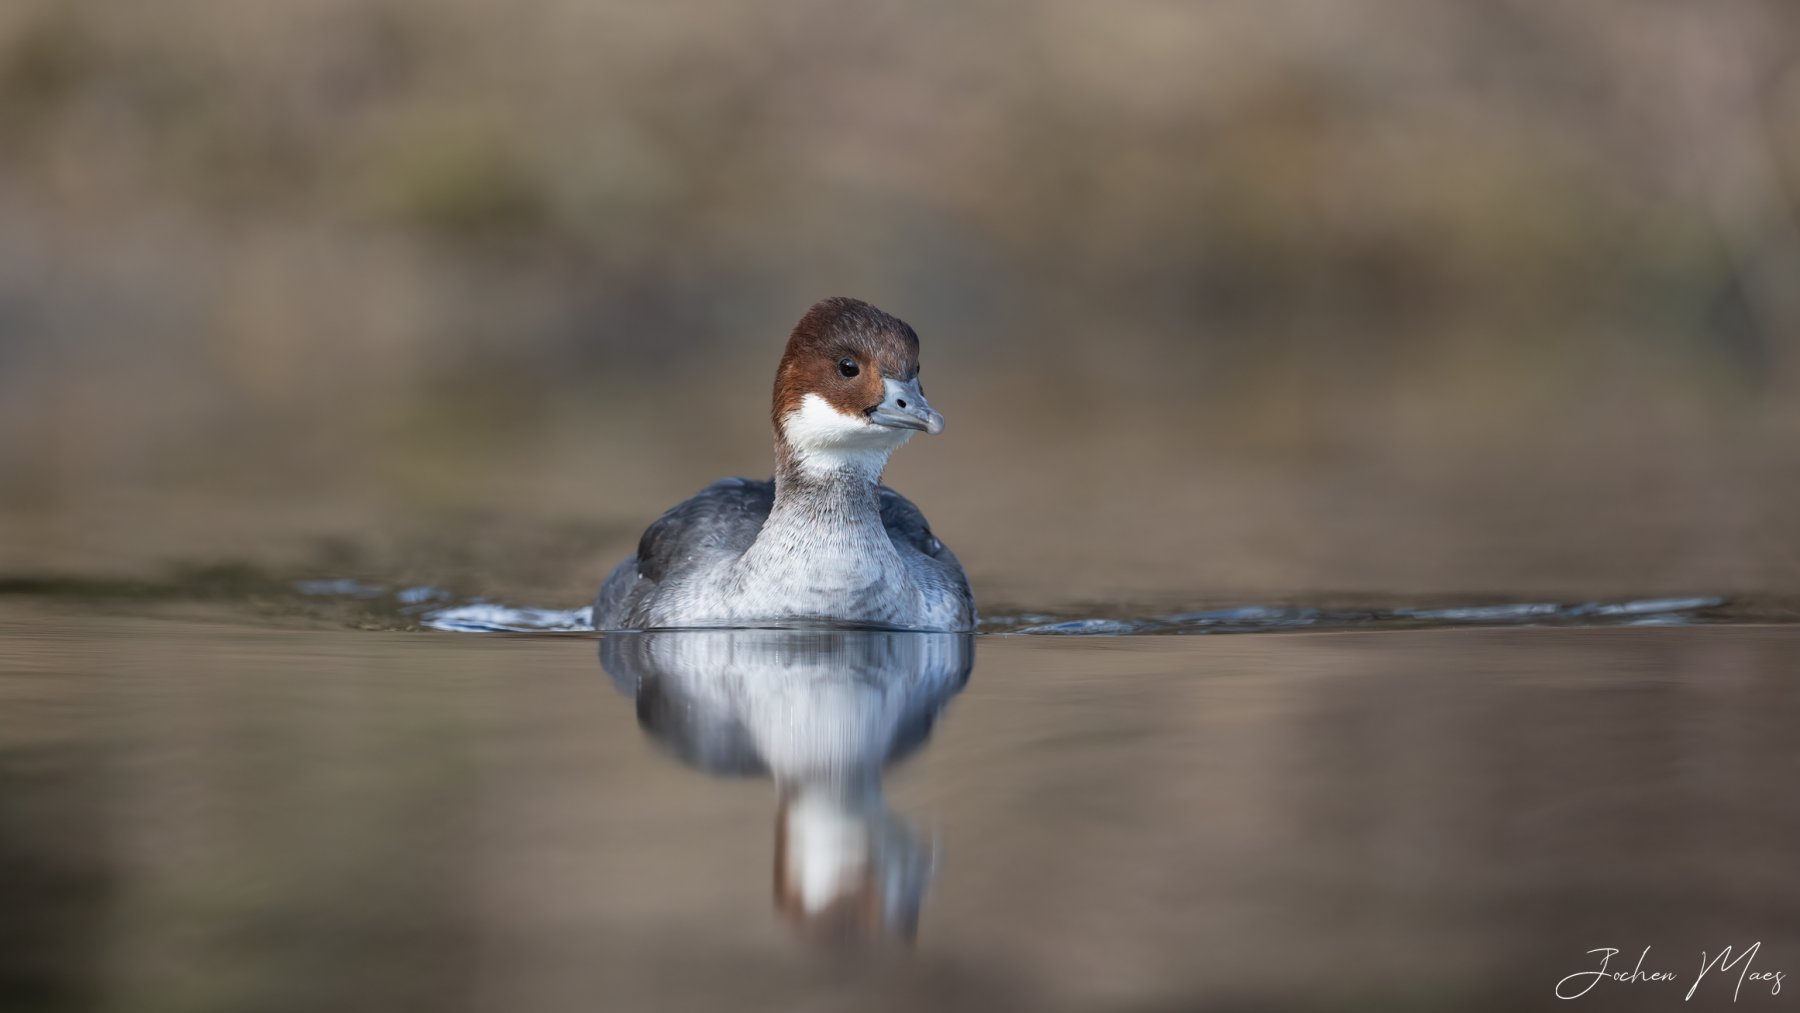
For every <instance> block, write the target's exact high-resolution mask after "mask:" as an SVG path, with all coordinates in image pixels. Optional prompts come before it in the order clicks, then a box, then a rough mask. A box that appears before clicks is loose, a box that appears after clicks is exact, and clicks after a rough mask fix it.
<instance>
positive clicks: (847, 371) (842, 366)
mask: <svg viewBox="0 0 1800 1013" xmlns="http://www.w3.org/2000/svg"><path fill="white" fill-rule="evenodd" d="M860 372H862V367H861V366H858V365H857V364H856V360H855V359H851V358H843V359H839V360H838V373H839V375H841V376H855V375H856V374H858V373H860Z"/></svg>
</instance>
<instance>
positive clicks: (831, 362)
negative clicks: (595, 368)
mask: <svg viewBox="0 0 1800 1013" xmlns="http://www.w3.org/2000/svg"><path fill="white" fill-rule="evenodd" d="M845 360H850V361H852V362H854V363H855V367H854V369H855V373H856V375H855V376H845V375H844V372H845V370H844V369H843V368H842V366H841V364H842V363H843V362H844V361H845ZM918 372H919V336H918V335H917V334H915V333H913V329H912V328H911V327H908V326H907V325H906V323H905V321H902V320H900V319H899V318H897V317H892V316H889V315H888V314H886V313H883V312H881V311H880V310H878V309H876V308H875V307H873V306H870V305H869V304H868V303H866V302H863V301H862V300H860V299H847V298H844V297H843V296H837V297H834V298H831V299H826V300H824V301H822V302H818V303H814V304H813V307H812V309H809V310H807V311H806V315H805V316H803V317H801V318H800V322H799V323H798V324H796V325H794V333H793V335H792V336H791V337H789V338H788V343H787V351H786V352H784V353H783V354H782V356H781V366H780V368H778V369H777V370H776V371H775V404H774V412H773V416H774V420H775V428H776V429H777V430H778V431H779V430H780V428H781V419H782V416H784V415H786V414H787V413H789V412H791V411H794V410H796V409H798V408H799V407H800V402H801V399H802V398H804V397H806V395H808V394H817V395H819V396H820V397H822V398H824V399H825V400H826V401H827V402H828V403H830V405H831V406H832V407H833V408H836V409H837V410H838V411H840V412H843V413H844V414H846V415H861V414H863V413H864V412H866V411H868V410H869V409H871V408H873V407H875V406H876V405H878V404H880V403H881V399H882V396H883V389H882V383H881V381H882V380H883V379H884V378H891V379H895V380H910V379H912V378H913V377H914V376H917V375H918Z"/></svg>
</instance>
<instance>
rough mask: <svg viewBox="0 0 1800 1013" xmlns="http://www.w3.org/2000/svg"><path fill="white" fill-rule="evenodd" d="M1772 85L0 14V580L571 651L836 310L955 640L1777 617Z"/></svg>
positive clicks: (1297, 48)
mask: <svg viewBox="0 0 1800 1013" xmlns="http://www.w3.org/2000/svg"><path fill="white" fill-rule="evenodd" d="M1797 54H1800V8H1796V7H1795V6H1793V5H1791V4H1783V3H1781V2H1779V0H1767V2H1754V0H1718V2H1714V3H1708V4H1692V3H1681V2H1674V0H1663V2H1644V0H1631V2H1622V0H1621V2H1598V0H1596V2H1589V3H1583V4H1578V5H1576V4H1564V3H1557V2H1554V0H1486V2H1473V0H1466V2H1454V3H1452V2H1443V0H1355V2H1346V0H1289V2H1281V3H1273V4H1271V3H1250V2H1217V3H1206V4H1178V3H1168V2H1151V0H1139V2H1130V3H1118V4H1106V5H1094V4H1088V3H1081V2H1077V0H1047V2H1040V3H1035V4H1031V5H1029V6H1021V5H1015V4H1002V3H996V2H988V0H972V2H959V3H908V4H900V3H870V4H856V5H846V4H837V3H825V2H816V0H784V2H779V3H770V4H757V5H742V4H734V3H725V2H706V0H699V2H684V3H678V4H657V5H647V4H632V3H624V2H611V0H519V2H515V3H511V4H505V5H495V4H490V3H478V2H475V0H430V2H426V0H260V2H258V3H255V4H225V3H217V2H211V0H161V2H159V3H156V4H144V3H141V2H136V0H9V2H8V3H6V4H4V5H0V578H4V579H12V580H15V581H38V582H45V581H55V580H64V579H66V580H69V581H74V582H79V581H96V580H99V581H106V580H119V581H123V580H135V581H151V582H155V581H165V582H180V581H182V580H199V579H205V577H206V575H208V574H212V575H214V576H215V577H216V576H217V575H219V574H226V575H230V574H238V575H240V576H242V575H245V574H249V575H261V577H268V578H269V579H281V580H285V579H288V578H289V577H294V576H331V577H363V578H370V579H379V580H396V581H397V580H418V581H422V582H430V583H434V584H440V585H443V586H447V587H452V588H455V589H457V590H458V591H461V592H464V593H481V594H490V595H494V596H498V597H502V598H506V599H510V600H519V601H531V602H534V603H541V604H580V603H581V602H582V601H583V600H585V598H586V597H587V596H589V595H591V593H592V589H593V588H594V587H595V586H596V585H597V583H598V581H599V580H600V578H601V577H602V576H603V575H604V573H605V572H606V569H607V568H608V567H609V566H610V564H611V563H612V562H613V561H615V560H616V559H617V558H618V557H619V556H621V555H623V554H624V553H626V552H628V551H630V549H631V547H632V546H633V545H634V543H635V540H636V538H637V535H638V533H639V532H640V531H641V530H642V527H643V525H644V524H645V523H646V522H648V521H649V520H650V519H651V518H652V517H653V516H654V515H655V514H656V513H657V512H659V511H660V510H661V509H663V508H664V507H666V506H668V505H669V504H671V503H673V502H674V501H676V500H677V499H679V498H681V497H683V496H686V495H688V494H690V493H692V492H693V491H694V490H695V489H697V488H699V487H700V486H702V485H704V484H705V483H707V482H708V481H711V480H712V479H714V478H716V477H719V476H721V475H725V474H739V473H742V474H750V475H766V474H767V473H768V471H769V467H770V456H769V446H768V444H769V432H768V428H767V421H766V420H767V415H766V413H767V405H768V399H769V388H770V382H771V379H772V375H773V371H774V367H775V362H776V359H777V357H778V356H779V353H780V348H781V345H782V342H783V341H784V339H785V337H786V334H787V331H788V329H789V328H790V327H791V326H792V325H793V322H794V321H795V320H797V319H798V318H799V316H800V315H801V313H802V312H803V311H804V310H805V309H806V307H807V306H808V305H809V304H810V303H812V302H813V301H814V300H816V299H818V298H821V297H824V296H828V295H838V294H842V295H854V296H858V297H861V298H865V299H868V300H870V301H872V302H874V303H876V304H877V305H879V306H881V307H883V308H884V309H887V310H889V311H891V312H893V313H895V314H897V315H899V316H901V317H902V318H904V319H906V320H907V321H909V322H910V323H912V324H913V325H914V326H915V327H916V328H917V329H918V331H919V333H920V334H921V336H922V339H923V348H924V355H923V359H924V378H925V381H926V385H927V386H926V389H927V392H928V393H929V394H930V395H931V398H932V401H933V403H934V404H936V405H937V406H938V407H940V408H941V409H942V410H943V411H944V413H945V415H946V416H947V418H948V420H949V428H948V431H947V433H946V434H945V435H944V436H942V437H939V438H936V439H920V440H917V441H915V442H914V443H913V444H912V445H911V446H909V447H908V448H907V449H906V450H904V451H902V452H901V453H900V454H899V455H897V457H896V459H895V461H894V464H893V466H892V467H891V469H890V471H889V481H890V482H891V483H892V484H894V485H896V486H898V487H899V488H901V489H902V491H904V492H906V493H907V494H908V495H910V496H911V497H913V498H914V499H915V500H917V501H918V502H919V503H920V504H921V506H923V507H924V509H925V510H926V511H927V513H928V514H929V515H930V516H931V518H932V520H933V524H934V527H935V528H936V529H937V531H938V532H939V533H940V534H941V535H943V537H944V538H945V539H946V540H947V541H948V542H950V543H951V544H952V546H953V547H954V548H955V549H956V550H957V552H958V553H959V554H960V555H961V556H962V558H963V560H964V561H965V563H966V564H967V565H968V567H969V569H970V571H971V574H972V576H973V578H974V580H975V582H976V588H977V593H978V596H979V597H980V598H981V599H982V602H983V604H984V606H985V607H987V608H989V609H990V610H991V609H994V608H1002V607H1049V606H1055V605H1059V604H1067V603H1075V602H1119V601H1152V600H1156V601H1161V600H1174V599H1181V600H1189V601H1191V600H1198V599H1215V598H1216V599H1243V598H1246V597H1257V598H1271V597H1281V596H1294V597H1305V596H1309V595H1318V594H1322V593H1367V594H1402V595H1407V594H1410V595H1427V594H1464V593H1469V594H1474V593H1490V594H1493V593H1505V594H1538V593H1542V594H1589V593H1592V594H1616V593H1632V594H1636V593H1655V592H1667V591H1684V592H1701V591H1707V592H1713V591H1717V592H1727V593H1745V594H1757V593H1779V592H1782V591H1793V590H1795V589H1796V588H1795V585H1796V574H1800V470H1797V468H1796V447H1797V446H1800V400H1797V395H1800V225H1797V222H1800V219H1797V217H1796V203H1795V199H1794V194H1795V191H1796V187H1797V186H1800V60H1797V59H1796V55H1797ZM261 577H256V578H255V579H261ZM244 579H252V578H244Z"/></svg>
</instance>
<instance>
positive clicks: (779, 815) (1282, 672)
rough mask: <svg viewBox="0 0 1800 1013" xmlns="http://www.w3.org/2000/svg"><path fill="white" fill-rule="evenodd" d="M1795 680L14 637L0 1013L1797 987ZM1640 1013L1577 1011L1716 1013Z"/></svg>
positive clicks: (1388, 660) (1683, 654) (1135, 640)
mask: <svg viewBox="0 0 1800 1013" xmlns="http://www.w3.org/2000/svg"><path fill="white" fill-rule="evenodd" d="M796 637H798V639H796ZM1796 671H1800V629H1793V628H1783V627H1755V626H1679V627H1672V628H1670V627H1659V626H1652V627H1617V628H1604V629H1595V628H1538V627H1519V628H1498V629H1444V630H1424V631H1418V630H1414V631H1404V632H1383V631H1375V632H1367V631H1364V632H1336V633H1312V634H1307V635H1288V634H1282V633H1273V634H1270V635H1263V636H1254V637H1240V636H1209V637H1124V638H1120V637H1106V638H1093V637H1077V638H1069V637H992V636H986V637H976V638H966V637H948V636H942V635H939V636H937V637H925V636H920V635H916V634H863V635H849V634H836V635H826V634H801V635H795V634H780V633H772V632H762V633H757V634H723V633H714V634H701V635H691V634H665V635H658V636H635V637H633V636H619V637H612V638H607V639H605V640H600V641H596V639H594V638H591V637H575V636H567V637H516V636H511V637H508V636H501V637H491V636H490V637H482V636H458V635H451V634H437V633H388V632H363V631H352V630H343V631H332V630H319V629H284V628H277V627H272V626H270V625H268V624H251V623H247V622H244V621H242V620H241V618H237V617H206V616H199V615H196V616H193V617H190V618H186V619H182V618H171V617H165V618H146V617H137V616H109V615H104V614H96V613H92V612H81V611H76V610H70V609H67V608H65V607H63V606H60V605H58V606H54V607H53V606H52V605H49V604H45V603H43V602H40V601H30V600H22V599H16V598H15V599H12V600H10V601H9V602H8V603H7V604H6V606H5V611H4V612H3V613H0V716H3V717H0V857H3V861H0V868H4V870H5V875H4V878H3V879H0V909H3V910H5V911H6V912H7V913H8V914H7V917H6V918H5V919H4V920H0V936H3V939H0V942H4V944H5V945H3V946H0V988H3V989H4V991H0V1006H3V1007H4V1008H6V1009H8V1010H14V1009H19V1010H32V1009H121V1010H124V1009H129V1010H139V1009H171V1010H174V1009H180V1010H241V1009H258V1010H285V1009H291V1010H296V1011H299V1010H308V1011H310V1010H318V1009H341V1010H364V1009H366V1010H371V1011H373V1010H383V1011H386V1010H394V1009H431V1010H458V1009H469V1010H505V1011H520V1010H564V1009H569V1010H575V1009H580V1010H588V1009H595V1008H608V1009H651V1008H655V1009H676V1010H679V1009H696V1010H698V1009H718V1008H732V1009H780V1010H789V1009H837V1008H847V1007H850V1006H855V1007H857V1008H874V1009H918V1008H948V1009H971V1010H975V1009H980V1010H990V1009H1048V1010H1058V1009H1069V1010H1088V1009H1106V1010H1115V1009H1116V1010H1174V1009H1196V1008H1209V1009H1273V1008H1281V1009H1333V1010H1339V1009H1396V1008H1411V1009H1469V1008H1495V1009H1516V1008H1533V1007H1550V1006H1559V1007H1561V1008H1574V1007H1572V1006H1570V1005H1569V1004H1563V1003H1558V1002H1557V1001H1556V1000H1554V999H1553V998H1552V997H1551V989H1552V988H1553V987H1554V985H1555V983H1556V982H1557V981H1558V980H1559V979H1561V978H1562V977H1564V976H1565V975H1567V974H1570V973H1573V972H1575V971H1578V970H1582V969H1584V968H1586V967H1588V966H1589V964H1590V958H1589V957H1587V956H1586V951H1588V950H1590V949H1594V948H1596V947H1601V946H1612V947H1617V948H1619V949H1621V950H1625V951H1629V952H1631V953H1633V954H1634V955H1635V953H1636V952H1637V951H1638V950H1639V949H1641V948H1642V947H1644V946H1653V947H1654V949H1653V950H1652V960H1651V963H1652V964H1655V963H1657V962H1658V961H1660V960H1666V962H1667V963H1668V964H1669V965H1671V966H1674V967H1677V968H1679V969H1680V970H1681V971H1682V973H1683V974H1684V975H1689V976H1691V974H1692V970H1693V968H1691V967H1690V965H1697V963H1698V959H1699V955H1700V953H1701V951H1702V950H1709V951H1713V952H1716V951H1717V950H1718V948H1719V947H1722V946H1725V945H1734V946H1738V947H1740V948H1741V947H1743V946H1746V945H1748V944H1750V943H1752V942H1756V941H1760V942H1761V943H1762V944H1763V946H1762V949H1761V951H1760V955H1759V956H1758V958H1757V961H1758V965H1759V967H1761V968H1763V969H1768V970H1775V969H1784V968H1785V969H1787V970H1789V971H1800V882H1797V881H1796V879H1795V877H1794V875H1793V856H1794V855H1795V854H1796V853H1800V812H1797V810H1796V808H1795V805H1794V803H1793V801H1792V796H1793V793H1792V786H1793V784H1794V783H1795V778H1796V775H1800V748H1796V745H1795V737H1794V733H1793V730H1794V728H1795V727H1796V721H1797V720H1800V689H1797V688H1796V681H1795V678H1794V673H1795V672H1796ZM1632 989H1635V990H1632ZM1684 989H1685V986H1684V987H1683V989H1673V988H1661V989H1657V988H1652V987H1650V986H1648V985H1642V984H1640V985H1637V986H1633V987H1631V988H1627V987H1626V986H1622V985H1621V986H1618V987H1616V988H1608V987H1601V988H1597V989H1595V990H1594V992H1592V993H1590V994H1589V995H1587V996H1585V997H1584V998H1583V999H1582V1000H1581V1003H1580V1006H1581V1007H1582V1008H1619V1009H1657V1008H1670V1009H1674V1008H1690V1009H1691V1008H1719V1006H1720V1005H1722V1004H1723V1003H1726V1002H1728V1001H1729V990H1728V988H1727V987H1726V984H1724V983H1722V979H1712V980H1709V982H1707V983H1704V984H1703V985H1702V990H1701V992H1700V995H1699V996H1698V997H1697V998H1696V1000H1695V1002H1694V1003H1691V1004H1686V1005H1684V1004H1683V1003H1682V1002H1681V993H1682V992H1683V991H1684ZM1791 991H1792V990H1791V988H1790V989H1785V990H1784V992H1783V995H1782V996H1780V997H1774V998H1771V997H1770V996H1768V995H1767V994H1764V993H1762V992H1756V991H1753V990H1752V988H1751V987H1750V986H1746V987H1745V990H1744V993H1743V996H1742V998H1741V1001H1740V1004H1739V1005H1740V1007H1747V1008H1759V1007H1764V1008H1773V1007H1774V1006H1775V1005H1778V1004H1780V1003H1781V1002H1784V1001H1787V1000H1788V997H1789V993H1791ZM1707 1000H1710V1002H1708V1001H1707Z"/></svg>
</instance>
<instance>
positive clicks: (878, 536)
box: [593, 297, 976, 632]
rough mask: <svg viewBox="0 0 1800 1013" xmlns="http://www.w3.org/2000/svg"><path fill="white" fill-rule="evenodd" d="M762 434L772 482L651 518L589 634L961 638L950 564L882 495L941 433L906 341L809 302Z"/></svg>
mask: <svg viewBox="0 0 1800 1013" xmlns="http://www.w3.org/2000/svg"><path fill="white" fill-rule="evenodd" d="M770 421H771V424H772V427H773V429H774V437H775V474H774V476H773V478H770V479H767V480H755V479H749V478H742V477H735V478H725V479H720V480H719V481H717V482H714V483H712V484H711V485H709V486H707V487H706V488H704V489H702V490H700V491H699V492H698V493H696V494H695V495H693V496H691V497H689V498H688V499H686V500H683V501H682V502H680V503H677V504H676V505H675V506H673V507H671V508H669V509H668V510H667V511H665V512H664V513H663V514H662V516H660V517H658V518H657V519H656V520H655V521H654V522H653V523H651V525H650V526H649V527H648V528H646V529H645V530H644V533H643V537H641V538H640V539H638V544H637V552H636V553H635V554H633V555H631V556H629V557H627V558H626V559H625V560H624V561H623V562H621V563H619V564H618V566H616V567H615V568H614V569H613V570H612V572H611V573H610V574H609V575H608V576H607V578H606V580H605V582H604V583H602V585H601V587H600V592H599V595H598V596H597V597H596V598H595V600H594V606H593V621H594V627H595V628H596V629H598V630H601V631H610V630H652V629H671V628H688V627H700V628H707V627H712V628H717V627H771V626H772V627H786V626H792V625H812V624H825V625H850V626H862V627H868V628H876V629H903V630H905V629H910V630H931V631H940V632H960V631H967V630H970V629H972V628H974V625H975V621H976V612H975V598H974V595H973V593H972V591H971V590H970V586H969V579H968V575H967V574H966V573H964V571H963V567H962V563H961V562H960V561H958V560H957V558H956V555H955V554H954V553H953V552H951V551H950V548H949V546H947V545H945V544H944V542H943V540H942V539H940V538H938V537H937V535H935V534H934V533H933V532H932V530H931V525H930V524H929V523H928V522H927V521H926V520H925V515H924V514H923V513H921V512H920V510H919V508H918V507H917V506H915V505H913V503H912V501H911V500H909V499H907V498H906V497H904V496H902V495H900V494H899V493H898V492H895V491H894V490H893V489H890V488H888V487H887V486H886V485H883V484H882V481H881V477H882V472H883V471H884V470H885V468H886V467H887V462H888V458H889V456H890V455H892V454H893V453H894V451H896V450H898V449H900V447H902V446H904V445H905V444H906V442H907V441H908V440H910V439H911V438H912V437H913V435H914V434H916V433H925V434H927V435H932V436H935V435H937V434H939V433H942V432H943V431H944V417H943V415H941V414H939V413H938V411H937V410H936V409H935V408H933V407H932V406H931V404H930V402H928V401H926V399H925V392H924V390H923V389H922V388H921V386H920V383H919V336H918V334H917V333H916V332H915V331H914V330H913V329H912V327H910V326H909V325H907V324H906V323H905V322H904V321H902V320H900V319H899V318H897V317H894V316H891V315H889V314H888V313H885V312H883V311H882V310H879V309H877V308H875V307H874V306H872V305H870V304H869V303H867V302H864V301H862V300H860V299H851V298H845V297H836V298H831V299H826V300H823V301H821V302H819V303H816V304H814V305H813V306H812V307H811V308H810V309H808V310H807V311H806V314H805V315H804V316H802V317H801V318H800V321H799V323H797V324H796V325H795V326H794V329H793V332H792V333H791V334H790V335H789V337H788V341H787V346H786V348H785V350H784V351H783V352H782V356H781V362H780V365H779V366H778V367H777V368H776V371H775V387H774V397H773V401H772V407H771V411H770Z"/></svg>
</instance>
